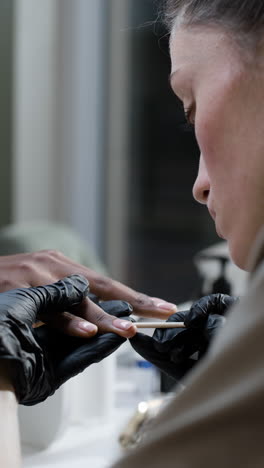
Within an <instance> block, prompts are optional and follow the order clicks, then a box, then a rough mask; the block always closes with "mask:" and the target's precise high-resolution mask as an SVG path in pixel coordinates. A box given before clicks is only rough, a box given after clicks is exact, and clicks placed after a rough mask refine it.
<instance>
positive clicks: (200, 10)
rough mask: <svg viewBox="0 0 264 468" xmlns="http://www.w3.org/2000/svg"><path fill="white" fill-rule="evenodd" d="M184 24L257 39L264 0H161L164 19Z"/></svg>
mask: <svg viewBox="0 0 264 468" xmlns="http://www.w3.org/2000/svg"><path fill="white" fill-rule="evenodd" d="M177 18H178V19H179V21H180V22H181V23H183V24H185V25H206V24H207V25H214V24H216V25H219V26H221V27H224V28H225V29H227V30H229V31H230V32H231V33H234V34H237V35H238V36H239V35H240V36H241V35H244V36H245V35H247V36H248V37H249V38H251V39H255V40H256V39H259V38H261V37H263V35H264V0H165V7H164V20H165V23H166V25H167V27H168V28H169V30H171V29H172V28H173V25H174V23H175V21H176V20H177Z"/></svg>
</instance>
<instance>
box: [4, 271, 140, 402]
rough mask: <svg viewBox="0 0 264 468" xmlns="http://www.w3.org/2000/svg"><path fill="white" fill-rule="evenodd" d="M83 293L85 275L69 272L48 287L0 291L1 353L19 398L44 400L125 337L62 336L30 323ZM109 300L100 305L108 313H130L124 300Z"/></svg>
mask: <svg viewBox="0 0 264 468" xmlns="http://www.w3.org/2000/svg"><path fill="white" fill-rule="evenodd" d="M87 293H88V282H87V280H86V279H85V278H84V277H82V276H79V275H73V276H71V277H67V278H64V279H63V280H61V281H58V282H57V283H55V284H51V285H48V286H42V287H35V288H29V289H14V290H11V291H8V292H5V293H2V294H0V358H1V359H6V360H8V361H9V363H10V373H11V379H12V381H13V385H14V388H15V392H16V395H17V399H18V402H19V403H22V404H26V405H33V404H36V403H39V402H41V401H43V400H45V399H46V398H47V397H48V396H50V395H52V394H53V393H54V392H55V391H56V389H57V388H59V386H60V385H62V384H63V383H64V382H65V381H66V380H68V379H69V378H70V377H72V376H74V375H76V374H78V373H79V372H82V371H83V370H84V369H85V368H86V367H87V366H89V365H90V364H92V363H94V362H99V361H100V360H102V359H103V358H105V357H106V356H108V355H109V354H111V352H113V351H114V350H115V349H117V348H118V346H120V344H122V343H123V342H124V341H125V339H124V338H122V337H120V336H118V335H115V334H114V333H106V334H105V335H96V336H94V337H93V338H87V339H84V338H79V337H70V336H65V335H63V334H62V333H60V332H59V331H57V330H54V329H51V328H49V327H48V326H45V325H44V326H42V327H39V328H35V329H34V328H32V324H33V323H35V322H36V319H37V318H39V316H41V315H42V314H44V313H45V315H47V313H48V314H58V313H60V312H63V311H65V310H70V309H71V308H72V307H74V306H76V305H78V304H80V303H81V302H82V300H83V299H84V298H85V297H86V295H87ZM111 302H112V304H109V303H107V306H105V307H104V306H103V304H102V308H104V310H106V311H107V312H109V311H111V312H112V313H114V312H115V310H116V313H117V315H118V316H121V315H122V314H124V316H128V315H129V314H130V313H131V307H130V306H129V305H128V304H127V303H123V302H122V301H111ZM116 302H117V304H116ZM100 305H101V304H100Z"/></svg>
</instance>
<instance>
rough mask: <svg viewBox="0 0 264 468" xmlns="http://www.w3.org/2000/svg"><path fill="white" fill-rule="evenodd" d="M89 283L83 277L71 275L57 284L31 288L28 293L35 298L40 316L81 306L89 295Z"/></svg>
mask: <svg viewBox="0 0 264 468" xmlns="http://www.w3.org/2000/svg"><path fill="white" fill-rule="evenodd" d="M88 288H89V283H88V281H87V280H86V278H84V277H83V276H81V275H71V276H68V277H66V278H63V279H61V280H59V281H57V282H56V283H53V284H48V285H46V286H38V287H35V288H30V289H29V290H28V293H29V294H30V295H31V297H32V296H33V297H34V298H35V301H36V303H37V309H38V315H39V317H40V318H41V315H42V314H44V313H45V314H46V315H48V314H50V315H51V314H53V313H54V312H56V313H58V312H63V311H65V310H68V309H70V308H72V307H74V306H76V305H78V304H81V303H82V301H83V300H84V298H85V297H86V296H87V294H88Z"/></svg>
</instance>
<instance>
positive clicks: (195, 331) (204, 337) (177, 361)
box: [130, 294, 238, 381]
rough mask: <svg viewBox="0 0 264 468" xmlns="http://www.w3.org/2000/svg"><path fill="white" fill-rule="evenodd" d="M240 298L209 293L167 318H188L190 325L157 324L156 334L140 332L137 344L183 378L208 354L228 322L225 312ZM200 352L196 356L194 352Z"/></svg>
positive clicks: (140, 350) (154, 360)
mask: <svg viewBox="0 0 264 468" xmlns="http://www.w3.org/2000/svg"><path fill="white" fill-rule="evenodd" d="M237 300H238V298H234V297H231V296H226V295H223V294H213V295H210V296H205V297H203V298H201V299H200V300H198V301H196V302H194V304H193V305H192V307H191V309H190V310H189V311H185V312H177V313H176V314H173V315H171V316H170V318H169V319H168V320H167V322H184V324H185V326H186V328H167V329H164V328H157V329H156V330H155V332H154V335H153V336H152V337H149V336H147V335H144V334H142V333H137V334H136V335H135V336H134V337H133V338H131V339H130V342H131V345H132V346H133V348H134V349H135V350H136V351H137V352H138V353H139V354H140V355H141V356H143V357H144V358H145V359H147V360H148V361H150V362H151V363H152V364H154V365H156V366H157V367H158V368H159V369H161V370H162V371H163V372H165V373H166V374H168V375H169V376H171V377H173V378H174V379H176V380H177V381H179V380H180V379H181V378H182V377H183V376H184V375H185V374H186V373H187V372H188V371H189V370H190V369H191V368H192V367H193V365H194V364H195V363H196V362H197V357H198V359H199V358H200V357H201V356H203V355H204V353H205V352H206V350H207V349H208V346H209V343H210V341H211V339H212V338H213V337H214V335H215V334H216V333H217V332H218V330H219V329H220V328H222V327H223V326H224V323H225V318H224V316H223V314H224V313H225V312H226V310H227V308H228V307H230V306H231V305H232V304H234V303H235V302H236V301H237ZM194 353H197V355H196V358H193V357H192V356H193V354H194Z"/></svg>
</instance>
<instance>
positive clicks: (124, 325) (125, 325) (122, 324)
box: [113, 319, 133, 330]
mask: <svg viewBox="0 0 264 468" xmlns="http://www.w3.org/2000/svg"><path fill="white" fill-rule="evenodd" d="M113 325H114V326H115V327H116V328H120V329H121V330H129V328H131V327H133V323H132V322H128V321H127V320H119V319H116V320H114V321H113Z"/></svg>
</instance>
